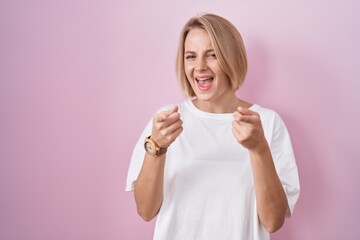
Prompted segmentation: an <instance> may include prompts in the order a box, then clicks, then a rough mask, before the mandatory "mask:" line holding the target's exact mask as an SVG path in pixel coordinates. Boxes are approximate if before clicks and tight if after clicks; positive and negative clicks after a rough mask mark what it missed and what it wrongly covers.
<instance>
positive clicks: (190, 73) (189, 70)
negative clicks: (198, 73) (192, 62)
mask: <svg viewBox="0 0 360 240" xmlns="http://www.w3.org/2000/svg"><path fill="white" fill-rule="evenodd" d="M191 69H192V68H191V66H189V65H185V66H184V70H185V74H186V77H187V78H188V79H190V78H191V75H192V70H191Z"/></svg>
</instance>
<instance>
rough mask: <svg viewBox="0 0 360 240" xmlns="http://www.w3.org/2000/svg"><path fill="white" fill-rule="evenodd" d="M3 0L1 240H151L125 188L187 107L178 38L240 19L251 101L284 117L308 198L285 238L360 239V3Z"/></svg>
mask: <svg viewBox="0 0 360 240" xmlns="http://www.w3.org/2000/svg"><path fill="white" fill-rule="evenodd" d="M215 2H216V3H212V2H210V1H204V0H203V1H200V0H199V1H191V0H184V1H177V2H176V3H174V2H171V1H127V2H126V1H115V0H113V1H111V0H104V1H85V0H78V1H74V0H62V1H45V0H43V1H41V0H40V1H35V0H30V1H25V0H11V1H0V239H1V240H15V239H19V240H20V239H28V240H35V239H36V240H41V239H44V240H45V239H46V240H48V239H52V240H57V239H59V240H60V239H61V240H62V239H66V240H72V239H74V240H75V239H76V240H78V239H87V240H91V239H94V240H99V239H106V240H112V239H114V240H115V239H124V240H132V239H136V240H138V239H142V240H147V239H151V237H152V231H153V224H154V222H151V223H145V222H143V221H142V220H140V218H139V217H138V216H137V214H136V210H135V204H134V201H133V196H132V194H131V193H125V192H124V188H125V178H126V174H127V168H128V164H129V160H130V155H131V152H132V147H133V145H134V144H135V141H136V140H137V137H138V135H139V134H140V132H141V131H142V129H143V127H144V125H145V123H146V122H147V121H148V120H149V119H150V117H151V116H152V114H153V113H154V111H156V110H157V109H158V108H159V107H160V106H163V105H165V104H169V103H176V102H179V101H182V100H183V97H182V95H181V93H180V91H179V89H178V86H177V83H176V80H175V74H174V59H175V51H176V46H177V38H178V34H179V31H180V29H181V27H182V25H183V24H184V23H185V21H186V20H187V19H188V18H189V17H191V16H193V15H195V14H197V13H200V12H214V13H217V14H220V15H222V16H224V17H226V18H228V19H229V20H231V21H232V22H233V23H234V24H235V25H236V26H237V27H238V29H239V30H240V31H241V33H242V35H243V37H244V40H245V44H246V46H247V49H248V55H249V62H250V70H249V74H248V78H247V80H246V83H245V85H244V86H243V88H242V89H241V91H240V92H239V95H240V96H241V97H243V98H245V99H247V100H249V101H253V102H256V103H258V104H262V105H264V106H267V107H270V108H274V109H276V110H277V111H278V112H279V113H280V114H281V115H282V116H283V118H284V120H285V121H286V123H287V125H288V128H289V131H290V133H291V136H292V139H293V144H294V149H295V153H296V156H297V161H298V167H299V172H300V177H301V187H302V192H301V196H300V200H299V202H298V204H297V207H296V209H295V213H294V215H293V218H291V219H290V220H288V221H287V222H286V224H285V227H284V228H283V229H282V230H280V231H279V232H278V233H276V234H274V235H273V238H274V239H283V240H285V239H293V240H303V239H306V240H310V239H316V240H317V239H327V240H331V239H334V240H335V239H336V240H338V239H360V228H359V225H360V220H359V218H358V216H359V214H360V210H359V200H360V191H359V187H358V183H359V182H360V174H359V169H360V168H359V167H360V164H359V160H360V154H359V153H360V150H359V148H360V146H359V140H358V139H359V136H358V135H357V134H359V133H360V129H359V121H360V108H359V106H358V104H359V103H360V96H359V94H357V92H358V91H359V89H360V83H359V82H360V67H359V63H360V58H359V56H360V47H359V43H360V24H359V23H360V17H359V16H360V2H359V1H358V0H353V1H351V0H346V1H336V2H335V1H325V0H324V1H301V2H293V1H285V0H273V1H269V2H265V1H262V2H261V3H260V1H215Z"/></svg>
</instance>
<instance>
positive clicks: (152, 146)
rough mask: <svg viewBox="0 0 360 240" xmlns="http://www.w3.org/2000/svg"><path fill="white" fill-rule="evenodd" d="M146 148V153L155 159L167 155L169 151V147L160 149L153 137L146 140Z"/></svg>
mask: <svg viewBox="0 0 360 240" xmlns="http://www.w3.org/2000/svg"><path fill="white" fill-rule="evenodd" d="M144 148H145V151H146V152H147V153H148V154H149V155H151V156H153V157H157V156H160V155H162V154H164V153H166V151H167V147H164V148H161V147H159V146H158V145H157V143H156V142H155V141H154V140H152V139H151V135H150V136H148V137H146V138H145V141H144Z"/></svg>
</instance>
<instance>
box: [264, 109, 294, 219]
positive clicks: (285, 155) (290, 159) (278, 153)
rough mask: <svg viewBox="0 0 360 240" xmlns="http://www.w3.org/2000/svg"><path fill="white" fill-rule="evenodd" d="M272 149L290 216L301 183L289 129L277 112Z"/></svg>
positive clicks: (287, 213) (288, 215)
mask: <svg viewBox="0 0 360 240" xmlns="http://www.w3.org/2000/svg"><path fill="white" fill-rule="evenodd" d="M270 149H271V153H272V157H273V160H274V163H275V167H276V170H277V173H278V176H279V178H280V181H281V183H282V185H283V188H284V190H285V194H286V197H287V200H288V210H287V212H286V217H290V216H291V215H292V213H293V211H294V208H295V204H296V202H297V200H298V198H299V194H300V183H299V176H298V170H297V166H296V161H295V156H294V152H293V148H292V144H291V140H290V136H289V133H288V130H287V128H286V126H285V124H284V122H283V120H282V119H281V117H280V116H279V115H278V114H277V113H275V116H274V124H273V132H272V137H271V142H270Z"/></svg>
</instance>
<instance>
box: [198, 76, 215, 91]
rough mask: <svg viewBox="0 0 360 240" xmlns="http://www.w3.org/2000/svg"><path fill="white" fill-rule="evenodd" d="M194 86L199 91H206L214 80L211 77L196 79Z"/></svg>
mask: <svg viewBox="0 0 360 240" xmlns="http://www.w3.org/2000/svg"><path fill="white" fill-rule="evenodd" d="M195 80H196V83H197V84H196V85H197V87H198V88H199V90H201V91H207V90H209V89H210V88H211V86H212V83H213V80H214V78H213V77H196V78H195Z"/></svg>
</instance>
